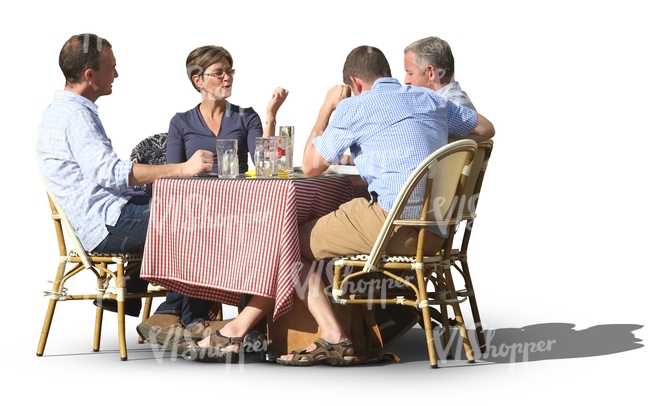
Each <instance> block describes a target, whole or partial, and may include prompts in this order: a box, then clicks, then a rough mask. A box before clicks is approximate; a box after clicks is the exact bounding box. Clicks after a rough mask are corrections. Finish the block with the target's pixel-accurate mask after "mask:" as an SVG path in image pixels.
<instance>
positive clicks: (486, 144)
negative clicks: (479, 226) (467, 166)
mask: <svg viewBox="0 0 650 406" xmlns="http://www.w3.org/2000/svg"><path fill="white" fill-rule="evenodd" d="M493 147H494V142H493V141H492V140H491V139H490V140H487V141H483V142H481V143H480V144H479V145H478V149H477V150H476V155H475V157H474V162H473V163H472V168H471V170H470V173H469V176H468V178H467V184H466V187H465V197H464V199H463V201H462V203H463V204H462V206H461V207H462V213H461V214H460V218H461V219H462V220H463V223H464V225H465V227H460V228H458V229H457V230H456V233H459V231H461V230H462V232H463V239H462V242H461V245H460V248H454V249H452V250H451V255H450V260H451V265H452V266H453V268H454V269H455V270H456V271H457V272H458V274H459V275H460V276H461V277H462V278H463V282H464V284H465V288H464V289H459V290H458V291H457V294H458V296H460V297H467V298H468V299H469V304H470V309H471V310H472V318H473V319H474V326H475V327H476V335H477V338H478V344H479V347H480V350H481V352H485V350H486V343H485V334H484V332H483V326H482V323H481V316H480V314H479V310H478V303H477V301H476V293H475V291H474V284H473V282H472V277H471V275H470V273H469V263H468V260H467V250H468V248H469V240H470V237H471V234H472V229H473V228H474V220H475V218H476V212H475V211H476V206H477V203H478V198H479V195H480V193H481V187H482V186H483V178H484V176H485V171H486V170H487V165H488V161H489V160H490V156H491V154H492V149H493ZM461 224H462V223H461ZM443 320H444V322H448V319H447V317H446V314H444V310H443ZM445 324H447V323H445ZM444 327H445V328H446V331H448V330H449V326H448V325H445V326H444Z"/></svg>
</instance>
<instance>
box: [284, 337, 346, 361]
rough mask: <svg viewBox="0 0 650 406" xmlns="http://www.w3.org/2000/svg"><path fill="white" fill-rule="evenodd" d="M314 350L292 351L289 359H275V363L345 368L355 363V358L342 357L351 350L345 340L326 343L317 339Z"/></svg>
mask: <svg viewBox="0 0 650 406" xmlns="http://www.w3.org/2000/svg"><path fill="white" fill-rule="evenodd" d="M314 344H316V348H314V349H313V350H311V351H306V350H302V351H292V352H291V354H292V357H291V359H280V358H278V359H276V360H275V362H277V363H278V364H281V365H290V366H312V365H321V364H324V365H332V366H346V365H352V364H354V363H355V360H356V358H355V357H354V356H352V355H344V354H345V353H346V351H347V350H348V349H349V348H352V341H350V340H348V339H346V340H343V341H341V342H340V343H335V344H332V343H328V342H327V341H325V340H323V339H322V338H319V339H318V340H316V341H315V342H314Z"/></svg>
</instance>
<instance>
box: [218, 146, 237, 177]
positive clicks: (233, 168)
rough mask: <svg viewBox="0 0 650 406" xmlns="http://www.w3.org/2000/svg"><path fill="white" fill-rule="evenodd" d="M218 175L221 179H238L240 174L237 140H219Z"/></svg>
mask: <svg viewBox="0 0 650 406" xmlns="http://www.w3.org/2000/svg"><path fill="white" fill-rule="evenodd" d="M217 168H218V169H217V173H218V174H219V177H220V178H236V177H237V175H238V174H239V157H238V156H237V140H217Z"/></svg>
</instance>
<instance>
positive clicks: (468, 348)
mask: <svg viewBox="0 0 650 406" xmlns="http://www.w3.org/2000/svg"><path fill="white" fill-rule="evenodd" d="M451 306H452V307H453V309H454V314H455V315H456V323H457V324H456V328H458V332H459V333H460V337H461V339H462V341H463V348H464V349H465V356H467V361H468V362H470V363H472V362H474V350H473V349H472V344H471V343H470V341H469V336H468V335H467V329H466V328H465V321H464V320H463V315H462V313H461V311H460V305H459V304H458V303H452V305H451Z"/></svg>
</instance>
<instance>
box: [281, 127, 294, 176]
mask: <svg viewBox="0 0 650 406" xmlns="http://www.w3.org/2000/svg"><path fill="white" fill-rule="evenodd" d="M279 134H280V135H279V136H278V176H280V177H289V178H291V177H293V126H288V125H285V126H280V133H279Z"/></svg>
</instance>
